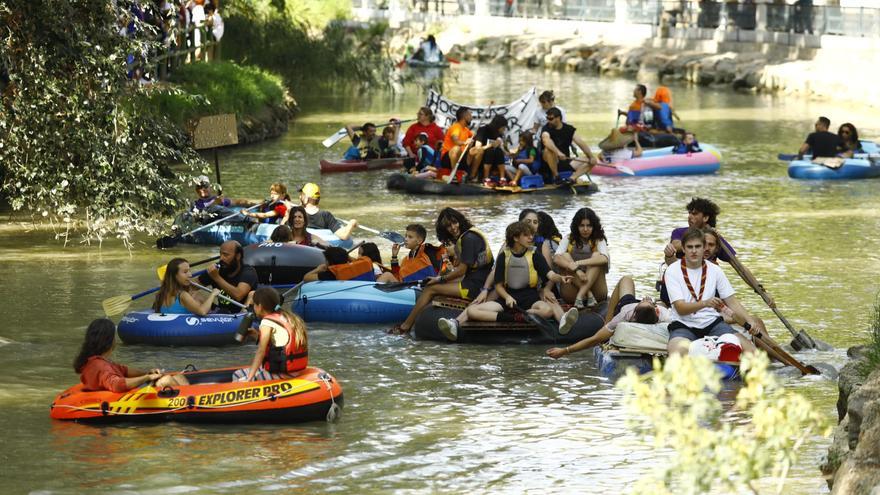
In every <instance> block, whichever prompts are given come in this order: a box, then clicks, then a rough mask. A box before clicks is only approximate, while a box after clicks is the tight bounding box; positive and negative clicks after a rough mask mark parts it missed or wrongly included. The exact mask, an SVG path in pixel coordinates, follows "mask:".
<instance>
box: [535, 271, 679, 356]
mask: <svg viewBox="0 0 880 495" xmlns="http://www.w3.org/2000/svg"><path fill="white" fill-rule="evenodd" d="M611 305H614V306H613V307H614V312H613V313H612V312H609V313H608V316H607V317H606V318H605V326H603V327H602V328H600V329H599V331H597V332H596V333H595V334H594V335H592V336H590V337H587V338H585V339H583V340H580V341H578V342H576V343H574V344H572V345H570V346H568V347H552V348H550V349H547V355H548V356H550V357H552V358H553V359H559V358H561V357H562V356H567V355H569V354H571V353H574V352H578V351H582V350H584V349H590V348H592V347H595V346H597V345H599V344H602V343H603V342H606V341H608V340H609V339H611V336H612V335H613V334H614V331H615V330H616V329H617V325H619V324H620V323H622V322H625V321H629V322H634V323H642V324H645V325H653V324H654V323H659V322H668V321H671V320H672V311H671V310H669V309H668V308H667V307H665V306H662V305H659V304H657V303H655V302H654V300H653V299H651V298H650V297H649V296H645V297H643V298H642V299H641V300H639V299H637V298H636V286H635V283H634V282H633V279H632V277H630V276H629V275H625V276H623V277H621V279H620V281H619V282H617V286H616V287H614V292H612V294H611V298H610V299H609V306H611Z"/></svg>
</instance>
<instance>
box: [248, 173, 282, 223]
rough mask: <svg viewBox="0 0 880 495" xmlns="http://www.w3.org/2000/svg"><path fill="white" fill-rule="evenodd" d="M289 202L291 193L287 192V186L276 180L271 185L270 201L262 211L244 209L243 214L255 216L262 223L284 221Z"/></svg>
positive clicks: (261, 208) (262, 207)
mask: <svg viewBox="0 0 880 495" xmlns="http://www.w3.org/2000/svg"><path fill="white" fill-rule="evenodd" d="M289 202H290V195H288V194H287V186H285V185H284V184H282V183H280V182H276V183H274V184H272V185H271V186H269V202H268V203H266V204H264V205H263V206H261V207H260V211H247V210H242V212H241V214H242V215H244V216H246V217H251V218H255V219H257V221H259V222H262V223H283V220H284V218H285V217H286V216H287V207H288V204H289Z"/></svg>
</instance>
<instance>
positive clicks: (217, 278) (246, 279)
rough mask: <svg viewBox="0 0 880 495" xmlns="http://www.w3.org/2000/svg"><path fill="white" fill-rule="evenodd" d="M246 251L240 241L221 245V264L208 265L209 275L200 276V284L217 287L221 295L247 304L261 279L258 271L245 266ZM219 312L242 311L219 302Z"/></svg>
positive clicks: (230, 304) (224, 302)
mask: <svg viewBox="0 0 880 495" xmlns="http://www.w3.org/2000/svg"><path fill="white" fill-rule="evenodd" d="M243 258H244V249H242V247H241V244H239V243H238V241H226V242H224V243H223V244H221V245H220V263H218V264H217V265H215V264H213V263H212V264H210V265H208V269H207V273H203V274H202V275H200V276H199V283H200V284H202V285H204V286H207V287H216V288H218V289H220V291H221V292H220V293H221V294H224V295H226V296H227V297H229V298H230V299H233V300H235V301H238V302H240V303H241V304H246V303H247V298H248V294H249V293H250V292H251V291H252V290H254V289H256V288H257V285H258V284H259V277H258V276H257V270H256V269H254V267H252V266H250V265H245V264H244V261H243ZM216 303H217V309H218V311H221V312H224V313H231V314H235V313H238V312H240V311H241V308H239V307H238V306H236V305H234V304H232V303H229V302H228V301H224V300H222V299H220V300H218V301H217V302H216Z"/></svg>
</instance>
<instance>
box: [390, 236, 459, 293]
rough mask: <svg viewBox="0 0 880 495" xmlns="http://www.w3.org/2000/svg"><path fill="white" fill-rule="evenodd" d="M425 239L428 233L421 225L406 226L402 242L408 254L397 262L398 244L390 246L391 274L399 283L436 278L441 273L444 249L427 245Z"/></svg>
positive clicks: (444, 254)
mask: <svg viewBox="0 0 880 495" xmlns="http://www.w3.org/2000/svg"><path fill="white" fill-rule="evenodd" d="M427 237H428V231H427V230H425V227H424V226H423V225H421V224H418V223H411V224H409V225H407V226H406V232H405V233H404V241H403V245H404V246H405V247H406V248H407V249H409V254H407V255H406V257H404V258H403V260H400V261H398V259H397V255H398V253H399V252H400V244H393V245H392V246H391V273H393V274H394V276H395V277H397V279H398V280H399V281H401V282H416V281H423V280H425V279H427V278H429V277H436V276H437V275H439V274H440V273H441V272H442V271H443V268H444V267H443V265H444V261H443V260H444V259H445V258H446V247H445V246H440V247H437V246H434V245H433V244H428V243H427V242H425V239H426V238H427Z"/></svg>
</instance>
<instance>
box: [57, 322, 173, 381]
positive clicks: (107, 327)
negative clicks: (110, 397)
mask: <svg viewBox="0 0 880 495" xmlns="http://www.w3.org/2000/svg"><path fill="white" fill-rule="evenodd" d="M115 339H116V325H115V324H114V323H113V322H112V321H110V320H108V319H107V318H99V319H97V320H94V321H92V322H91V323H89V327H88V328H87V329H86V335H85V340H83V343H82V347H81V348H80V350H79V354H78V355H77V356H76V359H74V360H73V370H74V371H76V372H77V373H79V379H80V381H81V382H82V384H83V388H84V389H85V390H92V391H99V390H109V391H110V392H117V393H118V392H125V391H127V390H131V389H133V388H135V387H138V386H140V385H143V384H144V383H147V382H155V387H156V388H158V389H162V388H164V387H173V386H180V385H189V382H188V381H187V379H186V377H184V376H183V375H166V374H164V373H163V372H162V370H160V369H157V368H154V369H151V370H149V371H143V370H139V369H136V368H130V367H128V366H125V365H122V364H117V363H114V362H113V361H110V359H109V358H110V354H112V353H113V349H114V348H116V340H115Z"/></svg>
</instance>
